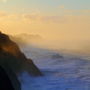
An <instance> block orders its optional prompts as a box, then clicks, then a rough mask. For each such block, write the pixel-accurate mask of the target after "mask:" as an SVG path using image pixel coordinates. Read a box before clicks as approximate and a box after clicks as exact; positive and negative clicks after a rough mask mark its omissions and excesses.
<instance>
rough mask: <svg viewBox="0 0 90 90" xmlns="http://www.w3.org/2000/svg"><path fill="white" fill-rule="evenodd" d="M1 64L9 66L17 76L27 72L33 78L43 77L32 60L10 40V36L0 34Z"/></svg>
mask: <svg viewBox="0 0 90 90" xmlns="http://www.w3.org/2000/svg"><path fill="white" fill-rule="evenodd" d="M0 64H1V65H4V66H8V67H9V68H11V69H12V70H13V71H14V72H15V73H16V74H18V73H20V72H23V71H27V72H28V73H30V75H32V76H41V75H42V73H41V72H40V70H39V69H38V68H37V67H36V65H35V64H34V63H33V61H32V60H31V59H28V58H27V57H26V56H25V55H24V53H22V52H21V50H20V49H19V47H18V45H17V44H16V43H15V42H13V41H12V40H10V38H9V36H8V35H6V34H4V33H1V32H0Z"/></svg>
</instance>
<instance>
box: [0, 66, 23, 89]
mask: <svg viewBox="0 0 90 90" xmlns="http://www.w3.org/2000/svg"><path fill="white" fill-rule="evenodd" d="M0 90H21V84H20V82H19V80H18V79H17V76H16V75H15V73H13V71H12V70H11V69H10V68H7V67H6V68H5V67H4V66H0Z"/></svg>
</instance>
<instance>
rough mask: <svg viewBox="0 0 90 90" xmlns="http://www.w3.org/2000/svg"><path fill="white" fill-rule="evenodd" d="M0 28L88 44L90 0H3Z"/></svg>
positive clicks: (0, 3) (0, 11)
mask: <svg viewBox="0 0 90 90" xmlns="http://www.w3.org/2000/svg"><path fill="white" fill-rule="evenodd" d="M0 30H1V31H2V32H5V33H8V34H19V33H28V34H29V33H30V34H39V35H41V36H43V37H44V38H46V39H48V40H52V41H54V42H56V41H57V42H58V41H59V42H61V43H63V45H64V44H66V45H67V46H70V45H69V44H68V43H70V44H71V43H74V44H75V45H76V43H81V44H82V43H86V46H87V45H88V44H89V45H90V43H89V42H90V0H0ZM63 45H62V46H63ZM77 45H78V44H77ZM71 46H72V44H71ZM71 46H70V47H71ZM86 46H85V47H86Z"/></svg>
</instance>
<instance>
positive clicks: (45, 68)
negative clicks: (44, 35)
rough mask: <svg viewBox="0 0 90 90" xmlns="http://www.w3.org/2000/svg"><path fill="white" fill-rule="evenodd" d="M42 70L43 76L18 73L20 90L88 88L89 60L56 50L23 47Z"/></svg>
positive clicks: (87, 89) (89, 75)
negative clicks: (59, 52)
mask: <svg viewBox="0 0 90 90" xmlns="http://www.w3.org/2000/svg"><path fill="white" fill-rule="evenodd" d="M23 50H24V52H25V53H26V55H27V57H31V58H32V59H33V60H34V63H35V64H36V65H37V66H38V67H39V69H40V70H41V71H42V72H43V74H44V76H43V77H31V76H29V75H28V74H27V73H26V72H24V73H23V74H22V75H20V77H19V80H20V82H21V85H22V90H90V61H89V60H86V59H83V58H82V57H76V56H75V57H73V56H68V55H67V56H65V55H63V54H61V55H60V54H59V55H60V56H58V55H57V54H56V52H51V51H43V50H36V49H35V50H34V49H30V50H29V49H27V48H26V49H23Z"/></svg>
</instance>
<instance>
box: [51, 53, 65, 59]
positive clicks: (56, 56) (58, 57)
mask: <svg viewBox="0 0 90 90" xmlns="http://www.w3.org/2000/svg"><path fill="white" fill-rule="evenodd" d="M52 58H53V59H60V58H64V57H63V56H62V55H60V54H54V55H53V56H52Z"/></svg>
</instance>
